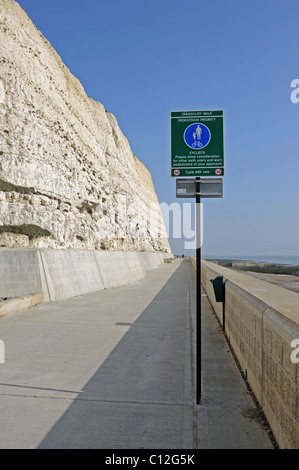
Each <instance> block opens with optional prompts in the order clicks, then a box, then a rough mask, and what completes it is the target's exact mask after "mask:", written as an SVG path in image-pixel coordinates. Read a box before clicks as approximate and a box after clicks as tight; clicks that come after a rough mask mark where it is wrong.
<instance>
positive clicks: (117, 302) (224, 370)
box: [0, 260, 271, 449]
mask: <svg viewBox="0 0 299 470" xmlns="http://www.w3.org/2000/svg"><path fill="white" fill-rule="evenodd" d="M194 281H195V279H194V270H193V267H192V266H191V264H190V263H189V262H188V261H187V260H185V261H183V262H182V261H181V260H178V261H175V262H174V263H171V264H168V263H165V264H161V265H160V266H159V267H158V268H157V269H154V270H150V271H149V272H147V276H146V278H145V279H142V280H139V281H137V282H135V283H133V284H131V285H129V286H122V287H117V288H113V289H108V290H103V291H100V292H97V293H95V294H91V295H84V296H80V297H76V298H73V299H68V300H65V301H59V302H51V303H44V304H42V305H39V306H37V307H35V308H32V309H30V310H26V311H24V312H18V313H15V314H11V315H9V316H7V317H4V318H2V319H0V337H1V339H2V340H3V341H4V342H5V364H0V368H1V369H0V372H1V380H0V448H1V449H7V448H12V449H18V448H28V449H29V448H30V449H33V448H43V449H45V448H50V449H54V448H66V449H67V448H73V449H74V448H89V449H92V448H96V449H108V448H109V449H114V448H115V449H141V448H144V449H196V448H218V447H219V446H220V447H221V448H223V447H225V448H235V446H237V448H248V447H249V448H271V444H270V441H268V440H267V434H266V432H265V430H263V429H261V428H260V426H259V424H258V423H257V422H255V421H253V420H250V419H249V417H248V414H246V410H248V408H250V407H252V406H253V402H252V400H251V397H250V395H249V394H248V393H247V390H246V387H245V385H244V383H243V382H242V378H241V376H240V375H238V374H239V372H238V370H237V368H236V365H235V363H234V360H233V358H232V357H231V354H230V353H229V352H228V351H227V346H226V345H225V340H224V337H223V335H222V334H221V331H220V329H219V326H218V323H217V320H216V319H215V316H214V315H213V312H212V311H211V309H210V306H209V304H208V302H207V301H204V303H203V317H204V318H205V317H206V318H207V320H204V318H203V327H204V333H203V337H204V338H205V340H204V342H203V362H204V365H203V394H202V403H201V404H200V405H196V404H195V402H194V397H195V393H194V371H195V368H194V367H195V364H194V299H195V293H194V285H195V282H194ZM204 322H205V323H204ZM215 336H216V337H215Z"/></svg>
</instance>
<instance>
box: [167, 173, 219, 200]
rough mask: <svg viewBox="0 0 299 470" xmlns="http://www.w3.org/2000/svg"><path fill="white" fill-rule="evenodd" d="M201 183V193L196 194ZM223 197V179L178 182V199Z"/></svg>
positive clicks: (178, 180)
mask: <svg viewBox="0 0 299 470" xmlns="http://www.w3.org/2000/svg"><path fill="white" fill-rule="evenodd" d="M197 182H199V188H200V192H199V193H197V192H196V183H197ZM197 194H198V195H199V196H200V197H223V180H222V179H221V178H204V179H200V180H196V179H194V178H189V179H188V178H186V179H185V178H179V179H177V180H176V197H178V198H187V197H196V195H197Z"/></svg>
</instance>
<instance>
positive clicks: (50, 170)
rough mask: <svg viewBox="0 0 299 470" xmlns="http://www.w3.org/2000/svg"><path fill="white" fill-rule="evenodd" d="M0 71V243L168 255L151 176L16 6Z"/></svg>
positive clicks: (6, 8) (3, 41) (1, 38)
mask: <svg viewBox="0 0 299 470" xmlns="http://www.w3.org/2000/svg"><path fill="white" fill-rule="evenodd" d="M0 65H1V67H0V246H8V247H50V248H71V249H98V250H124V251H133V250H135V251H163V252H169V253H170V251H171V250H170V246H169V243H168V239H167V233H166V230H165V226H164V223H163V219H162V215H161V211H160V207H159V201H158V198H157V196H156V193H155V189H154V186H153V182H152V178H151V175H150V172H149V171H148V169H147V168H146V167H145V166H144V165H143V164H142V163H141V162H140V161H139V160H138V159H137V158H136V157H135V156H134V155H133V153H132V151H131V148H130V145H129V142H128V141H127V139H126V138H125V137H124V135H123V134H122V132H121V130H120V128H119V126H118V123H117V120H116V118H115V117H114V116H113V115H112V114H110V113H108V112H107V111H106V110H105V108H104V106H103V105H102V104H101V103H98V102H96V101H94V100H93V99H91V98H89V97H88V96H87V95H86V93H85V91H84V89H83V87H82V85H81V84H80V82H79V81H78V80H77V79H76V78H75V77H74V76H73V75H72V74H71V73H70V71H69V70H68V68H67V67H66V66H65V65H64V64H63V62H62V60H61V58H60V57H59V55H58V54H57V53H56V51H55V50H54V49H53V48H52V46H51V45H50V43H49V42H48V41H47V40H46V39H45V38H44V37H43V35H42V34H41V32H40V31H39V30H38V29H37V28H36V27H35V25H34V24H33V23H32V21H31V20H30V19H29V18H28V16H27V14H26V13H25V11H24V10H23V9H22V8H21V7H20V6H19V4H18V3H17V2H15V1H14V0H0Z"/></svg>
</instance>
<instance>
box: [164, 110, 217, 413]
mask: <svg viewBox="0 0 299 470" xmlns="http://www.w3.org/2000/svg"><path fill="white" fill-rule="evenodd" d="M170 118H171V176H173V177H176V178H177V177H178V176H185V177H186V176H187V177H189V178H188V179H186V178H184V179H182V178H180V179H177V180H176V196H177V197H178V198H189V197H193V198H195V200H196V402H197V404H199V403H200V399H201V227H200V206H201V202H200V201H201V198H202V197H209V198H211V197H222V196H223V184H222V179H220V178H204V179H201V178H200V177H202V176H204V177H206V176H218V177H219V176H223V175H224V144H223V140H224V130H223V111H175V112H172V113H171V115H170ZM192 177H193V178H192Z"/></svg>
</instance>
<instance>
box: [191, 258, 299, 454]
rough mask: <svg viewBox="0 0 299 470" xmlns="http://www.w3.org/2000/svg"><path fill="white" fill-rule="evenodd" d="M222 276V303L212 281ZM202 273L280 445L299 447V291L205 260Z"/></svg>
mask: <svg viewBox="0 0 299 470" xmlns="http://www.w3.org/2000/svg"><path fill="white" fill-rule="evenodd" d="M191 261H192V263H193V265H194V267H195V260H194V258H193V259H191ZM218 275H221V276H223V279H224V288H225V301H224V303H223V304H222V303H221V302H216V300H215V294H214V289H213V285H212V283H211V282H210V280H211V279H214V278H215V277H216V276H218ZM201 277H202V286H203V288H204V290H205V292H206V294H207V295H208V297H209V300H210V302H211V305H212V307H213V309H214V311H215V314H216V315H217V317H218V319H219V322H220V323H221V324H222V326H223V327H224V329H225V334H226V335H227V338H228V340H229V342H230V345H231V347H232V349H233V351H234V353H235V355H236V357H237V359H238V362H239V364H240V366H241V368H242V371H243V372H244V375H245V376H246V377H247V380H248V383H249V385H250V387H251V388H252V390H253V392H254V394H255V396H256V398H257V400H258V402H259V403H260V405H261V407H262V409H263V411H264V414H265V416H266V418H267V420H268V422H269V424H270V426H271V429H272V431H273V434H274V436H275V438H276V440H277V443H278V445H279V446H280V448H284V449H297V448H298V447H299V364H298V362H297V361H298V360H299V351H298V353H297V354H296V349H294V347H292V345H291V344H292V341H294V340H296V339H297V340H299V294H297V293H295V292H291V291H289V290H286V289H284V288H281V287H278V286H275V285H273V284H270V283H268V282H265V281H262V280H259V279H255V278H252V277H251V276H248V275H246V274H243V273H239V272H236V271H233V270H231V269H228V268H224V267H222V266H219V265H217V264H215V263H210V262H207V261H204V260H203V261H202V272H201ZM297 348H298V344H297Z"/></svg>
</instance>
